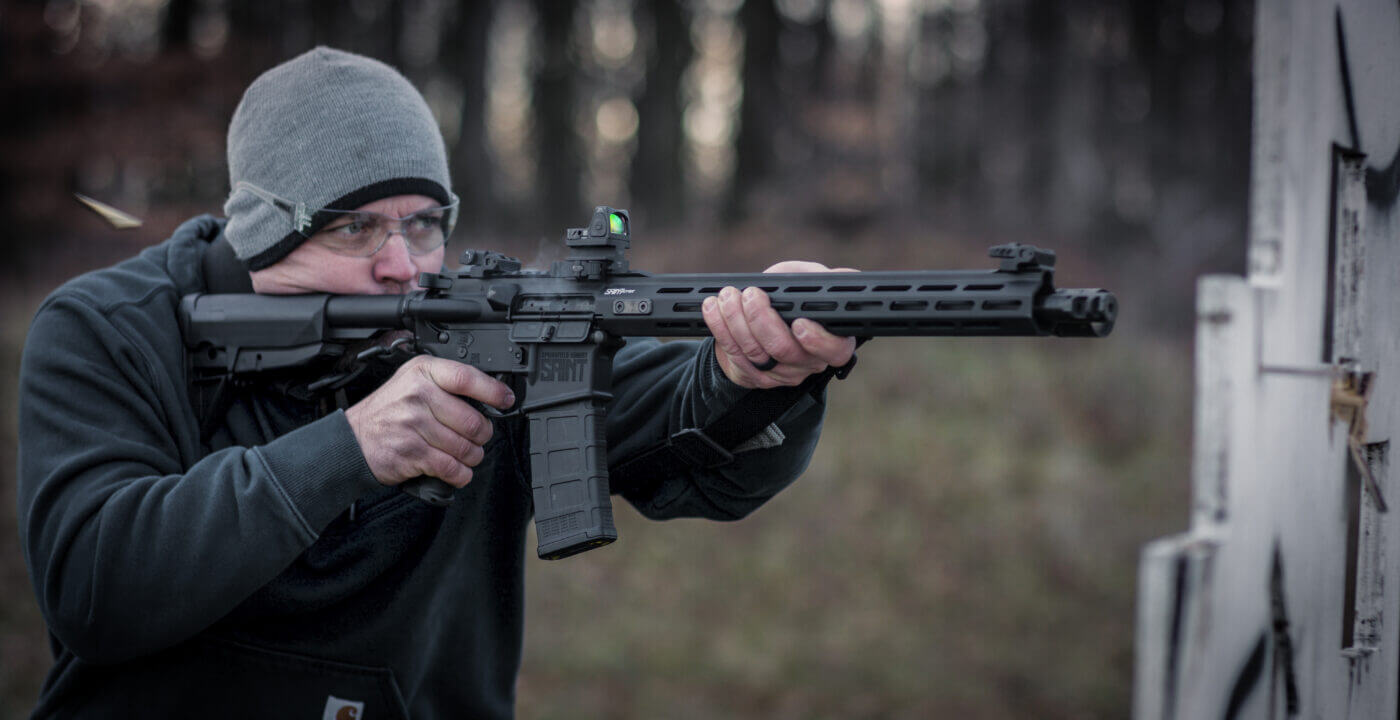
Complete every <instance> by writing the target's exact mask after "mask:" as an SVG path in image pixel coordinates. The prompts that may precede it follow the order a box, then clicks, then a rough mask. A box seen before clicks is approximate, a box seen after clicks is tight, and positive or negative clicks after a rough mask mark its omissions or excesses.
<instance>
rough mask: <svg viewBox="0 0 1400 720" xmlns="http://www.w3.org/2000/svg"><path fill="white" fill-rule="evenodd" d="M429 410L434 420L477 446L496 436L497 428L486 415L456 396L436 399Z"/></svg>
mask: <svg viewBox="0 0 1400 720" xmlns="http://www.w3.org/2000/svg"><path fill="white" fill-rule="evenodd" d="M428 409H429V410H430V411H431V412H432V414H433V419H434V420H436V421H438V422H439V423H441V424H442V425H443V426H444V427H446V428H448V429H449V430H451V431H452V432H454V433H456V434H457V435H459V436H461V437H463V438H465V439H467V440H470V441H472V442H473V443H476V444H477V445H485V444H486V443H487V442H488V441H489V440H490V439H491V436H492V435H494V434H495V427H493V426H492V425H491V421H490V420H488V419H487V418H486V416H485V415H482V414H481V413H480V412H478V411H477V410H476V408H473V407H472V406H470V405H468V404H467V403H465V402H462V400H461V399H460V398H457V397H455V396H448V395H444V396H442V397H440V398H436V399H434V400H433V401H430V402H429V403H428ZM443 449H446V448H443Z"/></svg>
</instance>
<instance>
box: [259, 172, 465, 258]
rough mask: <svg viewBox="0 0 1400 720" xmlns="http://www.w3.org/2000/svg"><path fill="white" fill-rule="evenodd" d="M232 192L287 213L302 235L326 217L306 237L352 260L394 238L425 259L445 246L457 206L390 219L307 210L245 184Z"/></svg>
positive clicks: (351, 212) (380, 215)
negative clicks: (314, 221)
mask: <svg viewBox="0 0 1400 720" xmlns="http://www.w3.org/2000/svg"><path fill="white" fill-rule="evenodd" d="M234 190H235V191H237V190H247V191H248V192H250V193H252V194H254V195H256V196H257V197H259V198H261V199H262V200H264V201H265V202H267V203H268V204H270V205H272V206H273V207H275V208H277V209H279V210H281V211H283V212H285V213H287V214H288V215H289V216H290V218H291V220H292V230H294V231H296V232H299V233H301V234H303V235H306V231H307V230H309V229H310V228H311V224H312V219H313V218H315V217H317V216H322V217H329V218H330V219H329V220H328V221H326V223H325V224H324V225H323V226H322V228H321V229H320V230H318V231H317V232H316V233H315V234H312V235H308V236H307V237H310V238H311V239H313V240H315V241H316V242H318V243H320V244H321V245H323V246H325V247H326V248H327V249H329V250H330V251H332V252H334V253H338V254H340V255H348V256H351V257H369V256H371V255H373V254H375V253H377V252H379V250H380V249H381V248H383V247H384V243H386V242H388V241H389V236H391V235H394V234H399V235H402V236H403V239H404V242H405V244H407V245H408V251H409V253H411V254H413V255H426V254H428V253H430V252H432V251H434V250H437V249H438V248H440V247H442V246H443V245H444V244H446V243H447V237H448V236H449V235H451V234H452V226H453V224H454V223H455V222H456V218H457V205H458V203H459V201H458V200H457V198H456V196H455V195H454V196H453V198H452V204H451V205H443V206H441V207H431V208H425V209H423V210H419V211H417V212H414V213H410V214H408V215H405V216H403V217H392V216H390V215H385V214H383V213H376V212H364V211H362V210H330V209H327V208H315V209H308V208H307V207H306V206H305V205H304V204H303V203H295V202H292V201H290V200H287V199H285V198H281V197H278V196H276V195H273V194H272V193H270V192H268V191H266V190H263V189H262V188H260V187H258V186H256V185H253V184H251V183H246V182H239V183H236V184H235V185H234Z"/></svg>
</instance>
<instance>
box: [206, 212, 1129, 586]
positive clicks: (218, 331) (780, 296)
mask: <svg viewBox="0 0 1400 720" xmlns="http://www.w3.org/2000/svg"><path fill="white" fill-rule="evenodd" d="M564 242H565V244H566V245H567V246H568V247H569V248H571V249H572V253H571V255H570V257H569V258H568V259H567V260H563V261H558V262H555V263H554V265H553V268H552V269H551V270H549V271H548V272H542V271H529V270H522V269H521V266H520V261H518V260H516V259H514V258H510V257H507V256H505V255H502V254H500V253H495V252H480V251H476V250H468V251H466V252H465V253H463V254H462V264H463V267H461V268H460V269H458V270H456V271H452V272H443V273H424V274H423V275H422V276H421V277H420V279H419V284H420V285H421V286H422V287H423V288H424V289H423V290H420V291H415V292H411V293H408V294H405V295H398V296H361V295H341V296H335V295H298V296H272V295H249V294H224V295H221V294H196V295H189V296H186V297H185V298H183V300H182V301H181V304H180V315H181V324H182V331H183V333H184V338H185V345H186V347H187V349H188V353H187V355H188V357H189V359H190V364H191V370H192V373H193V377H194V378H195V382H197V383H198V382H210V383H216V384H217V386H218V388H219V390H220V392H222V391H224V390H226V389H227V388H228V387H229V386H230V385H233V384H237V383H241V382H249V381H256V379H257V378H259V377H262V376H264V375H265V374H268V373H272V372H276V371H279V370H287V369H289V368H297V367H305V366H312V365H314V364H315V363H317V362H320V361H324V360H325V359H326V358H334V357H337V356H342V355H344V354H345V353H346V348H347V346H348V345H349V344H351V343H354V342H358V341H363V340H366V339H369V338H371V337H372V336H374V335H377V334H378V333H379V332H381V331H384V330H389V329H397V330H408V331H411V333H412V335H413V339H412V344H413V346H414V348H415V349H417V350H418V351H419V352H425V353H430V354H432V355H435V356H438V357H444V358H449V359H454V360H458V361H460V362H464V363H469V364H471V365H473V366H476V367H477V368H479V369H481V370H483V371H485V372H487V373H490V374H492V375H495V376H496V377H498V378H501V379H503V380H505V381H507V383H508V384H511V385H512V386H513V388H514V389H515V391H516V392H515V394H516V397H517V398H520V399H519V400H518V401H517V404H516V407H515V408H512V410H511V413H510V414H515V413H517V412H519V413H523V414H524V415H525V416H526V417H527V419H528V424H529V433H530V435H529V437H530V464H531V468H530V471H531V478H532V481H531V485H532V491H533V500H534V508H535V529H536V535H537V536H538V538H539V556H540V557H542V558H547V559H557V558H562V557H567V556H569V555H573V554H575V553H579V552H583V551H585V550H588V549H591V548H594V547H597V546H600V545H606V544H608V543H610V542H612V541H613V540H615V539H616V538H617V532H616V530H615V529H614V527H613V521H612V503H611V499H610V497H609V485H608V465H607V453H606V448H605V441H604V440H605V435H604V426H605V422H604V421H605V418H606V413H607V407H608V403H609V401H610V400H611V399H612V395H611V394H610V393H609V390H610V389H611V381H612V361H613V355H614V354H615V353H616V352H617V350H618V348H620V347H621V346H622V345H623V343H624V342H625V338H627V337H633V336H645V337H655V336H690V337H694V336H704V335H708V334H709V329H708V327H707V326H706V325H705V322H704V320H703V318H702V316H701V312H700V306H701V302H702V301H703V300H704V299H705V297H707V296H710V295H714V294H716V293H718V292H719V291H720V289H721V288H724V287H726V286H734V287H739V288H744V287H750V286H753V287H758V288H761V289H762V290H764V291H765V292H767V293H768V296H769V298H770V300H771V303H772V306H773V308H774V309H775V310H777V311H778V314H779V315H780V316H781V317H782V318H783V319H784V320H786V321H787V322H789V323H791V322H792V321H793V320H794V319H796V318H799V317H806V318H810V319H812V320H815V321H817V322H819V323H821V324H822V325H823V326H824V327H826V328H827V329H828V330H830V331H831V332H833V333H836V334H838V335H845V336H855V337H860V338H869V337H875V336H893V335H902V336H1012V335H1022V336H1027V335H1030V336H1039V335H1059V336H1070V337H1103V336H1105V335H1107V334H1108V333H1109V332H1110V331H1111V330H1112V328H1113V323H1114V319H1115V317H1116V316H1117V302H1116V300H1115V299H1114V297H1113V295H1112V294H1111V293H1109V292H1107V291H1105V290H1096V289H1093V290H1091V289H1069V290H1066V289H1059V290H1057V289H1055V287H1054V283H1053V275H1054V264H1055V254H1054V253H1053V252H1052V251H1049V250H1041V249H1038V248H1034V247H1031V246H1028V245H1016V244H1012V245H999V246H997V247H993V248H992V249H991V250H990V254H991V256H992V257H993V258H995V259H998V260H1000V261H1001V266H1000V267H999V268H997V269H995V270H963V271H942V270H933V271H916V272H854V273H851V272H845V273H835V272H833V273H792V274H782V273H770V274H764V273H749V274H733V275H730V274H694V275H684V274H676V275H669V274H668V275H652V274H649V273H645V272H639V271H633V270H630V269H629V268H628V266H627V254H626V251H627V249H628V247H629V246H630V233H629V218H628V215H627V211H625V210H614V209H613V208H610V207H605V206H604V207H598V208H597V209H596V210H595V211H594V214H593V219H592V221H591V222H590V223H589V225H588V227H586V228H574V229H570V230H568V231H567V232H566V233H565V238H564ZM332 380H333V378H328V379H327V380H326V382H331V381H332ZM770 392H771V391H770ZM215 404H217V403H215ZM483 409H484V410H486V411H487V414H496V413H495V411H493V410H491V409H490V408H485V407H484V406H483ZM691 439H693V438H691ZM702 440H703V438H702ZM711 444H713V443H711ZM718 451H719V452H720V453H721V454H727V453H725V451H724V450H723V449H718ZM403 487H404V489H405V490H406V491H407V492H410V493H413V494H414V495H417V496H419V497H421V498H423V499H424V500H427V501H429V502H432V503H435V504H447V503H449V502H451V499H452V491H453V488H452V487H451V486H449V485H447V484H446V483H444V482H442V481H441V480H437V479H435V478H427V477H420V478H416V479H414V480H411V481H409V482H406V483H404V485H403Z"/></svg>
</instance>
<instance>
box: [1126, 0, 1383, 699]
mask: <svg viewBox="0 0 1400 720" xmlns="http://www.w3.org/2000/svg"><path fill="white" fill-rule="evenodd" d="M1256 23H1257V26H1256V30H1257V35H1256V44H1255V59H1254V67H1255V103H1254V105H1255V107H1254V113H1255V121H1254V151H1253V179H1252V192H1251V209H1250V237H1249V275H1248V277H1247V278H1239V277H1227V276H1211V277H1205V278H1202V279H1201V281H1200V283H1199V286H1198V297H1197V331H1196V343H1197V344H1196V394H1195V399H1196V410H1195V433H1194V438H1195V447H1194V450H1193V452H1194V457H1193V462H1192V476H1193V477H1192V492H1193V498H1194V501H1193V504H1192V514H1191V527H1190V530H1189V531H1187V532H1186V533H1183V534H1181V535H1178V536H1175V537H1170V538H1165V539H1162V540H1158V541H1155V542H1153V543H1151V544H1149V545H1148V546H1147V547H1146V548H1145V549H1144V551H1143V554H1142V562H1141V566H1140V571H1139V604H1138V630H1137V667H1136V676H1135V688H1134V690H1135V692H1134V708H1133V710H1134V717H1136V718H1137V720H1178V719H1179V720H1186V719H1194V718H1227V719H1229V718H1270V719H1272V718H1288V717H1304V718H1356V719H1360V718H1394V717H1397V686H1400V567H1397V562H1398V561H1400V547H1397V546H1396V543H1397V542H1400V530H1397V527H1396V517H1395V516H1396V514H1397V513H1400V511H1391V508H1397V507H1400V487H1397V482H1396V478H1395V477H1394V474H1395V473H1394V472H1393V471H1392V469H1391V467H1390V463H1389V448H1390V439H1391V435H1392V434H1394V432H1395V429H1396V427H1397V424H1396V423H1397V421H1400V417H1397V413H1400V397H1397V392H1400V384H1398V383H1397V381H1400V209H1398V208H1397V202H1396V198H1397V194H1400V192H1398V191H1400V6H1397V4H1396V3H1395V2H1393V1H1390V0H1365V1H1363V0H1355V1H1350V0H1348V1H1343V2H1316V0H1272V1H1270V2H1261V3H1259V4H1258V7H1257V10H1256ZM1387 579H1389V582H1387Z"/></svg>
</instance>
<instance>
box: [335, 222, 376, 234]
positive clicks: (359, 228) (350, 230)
mask: <svg viewBox="0 0 1400 720" xmlns="http://www.w3.org/2000/svg"><path fill="white" fill-rule="evenodd" d="M368 230H369V223H367V222H365V221H364V220H356V221H354V222H348V223H345V224H344V225H340V226H337V227H334V228H331V232H333V233H335V234H336V235H340V236H342V237H353V236H356V235H363V234H365V233H366V232H367V231H368Z"/></svg>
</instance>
